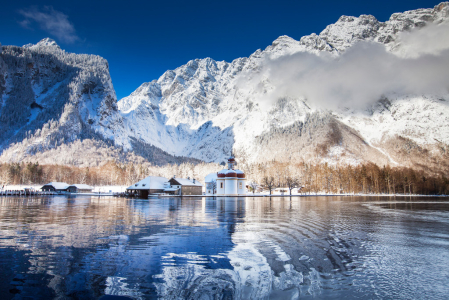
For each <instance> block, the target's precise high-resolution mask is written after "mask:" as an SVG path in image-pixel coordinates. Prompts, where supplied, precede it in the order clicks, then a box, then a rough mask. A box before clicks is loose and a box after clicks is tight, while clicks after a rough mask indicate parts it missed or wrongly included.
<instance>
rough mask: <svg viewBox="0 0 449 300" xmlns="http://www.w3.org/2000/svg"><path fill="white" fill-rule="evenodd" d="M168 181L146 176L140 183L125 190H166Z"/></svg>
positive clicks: (163, 178) (162, 178)
mask: <svg viewBox="0 0 449 300" xmlns="http://www.w3.org/2000/svg"><path fill="white" fill-rule="evenodd" d="M166 184H168V179H167V178H165V177H158V176H148V177H147V178H144V179H142V180H141V181H139V182H137V183H135V184H133V185H131V186H129V187H127V188H126V189H127V190H160V189H165V188H167V185H166Z"/></svg>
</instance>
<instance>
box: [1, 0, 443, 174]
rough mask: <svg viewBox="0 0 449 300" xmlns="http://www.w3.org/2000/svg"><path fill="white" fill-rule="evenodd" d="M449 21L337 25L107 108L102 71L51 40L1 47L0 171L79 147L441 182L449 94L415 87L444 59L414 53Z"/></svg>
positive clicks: (429, 85) (186, 68) (175, 75)
mask: <svg viewBox="0 0 449 300" xmlns="http://www.w3.org/2000/svg"><path fill="white" fill-rule="evenodd" d="M448 20H449V3H448V2H444V3H441V4H439V5H437V6H436V7H434V8H433V9H418V10H413V11H408V12H404V13H396V14H393V15H392V16H391V18H390V20H388V21H387V22H379V21H378V20H376V19H375V18H374V17H373V16H368V15H362V16H360V17H350V16H342V17H341V18H340V19H339V20H338V21H337V22H336V23H335V24H332V25H329V26H327V27H326V28H325V29H324V30H323V31H322V32H321V33H320V34H319V35H317V34H311V35H309V36H305V37H302V38H301V39H300V40H299V41H296V40H294V39H292V38H290V37H287V36H281V37H279V38H278V39H276V40H275V41H274V42H273V43H272V45H270V46H268V47H267V48H266V49H265V50H257V51H256V52H254V53H253V54H252V55H251V56H250V57H248V58H238V59H236V60H234V61H232V62H230V63H228V62H224V61H222V62H217V61H214V60H213V59H210V58H205V59H196V60H192V61H189V62H188V63H187V64H186V65H183V66H181V67H179V68H177V69H175V70H171V71H167V72H165V73H164V74H163V75H162V76H161V77H160V78H159V79H158V80H153V81H151V82H147V83H144V84H142V85H141V86H140V87H139V88H138V89H137V90H136V91H134V92H133V93H132V94H131V95H130V96H128V97H126V98H123V99H121V100H120V101H118V102H117V104H116V101H115V94H114V90H113V88H112V83H111V81H110V77H109V73H108V71H107V62H106V61H105V60H103V59H101V58H99V57H96V56H87V55H84V56H83V55H74V54H67V53H65V52H64V51H62V50H61V49H59V47H58V46H57V45H55V44H54V42H52V41H50V40H44V41H41V42H40V43H39V44H37V45H34V46H25V47H22V48H18V47H11V46H7V47H5V46H4V47H3V52H2V56H1V59H0V69H1V72H0V95H1V98H0V99H1V103H2V106H1V107H2V111H1V116H0V117H1V120H0V122H2V123H1V124H2V126H5V128H8V130H7V131H5V133H3V135H2V136H1V140H2V141H3V143H2V148H3V149H4V152H3V154H2V159H3V160H5V159H13V158H14V157H17V159H23V158H24V157H26V155H23V153H28V155H31V156H32V155H35V154H36V153H41V152H43V151H46V149H51V148H52V147H53V144H56V145H57V144H58V143H67V142H70V141H75V140H77V139H80V138H83V137H89V138H94V139H96V140H98V139H101V140H103V141H105V142H107V143H109V144H110V145H113V146H114V147H119V148H120V149H123V150H124V152H126V151H131V150H134V151H137V152H138V154H139V153H140V154H141V156H142V157H145V155H146V154H144V153H145V151H139V150H138V149H142V148H145V147H146V146H145V145H153V146H155V147H157V148H160V149H162V151H165V152H166V155H173V156H188V157H194V158H197V159H201V160H205V161H216V162H221V161H223V160H224V159H225V157H226V156H228V155H229V153H230V151H231V149H233V150H234V151H235V152H236V153H238V154H239V155H241V156H242V158H243V157H244V158H245V159H246V160H247V161H253V162H254V161H264V160H272V159H276V160H289V161H310V160H313V161H315V162H327V163H351V164H357V163H359V162H363V161H373V162H376V163H378V164H392V165H399V166H400V165H404V166H415V167H423V166H422V165H427V166H432V167H434V166H436V167H437V168H442V169H445V168H448V167H449V166H446V165H445V163H439V162H441V161H444V159H445V157H446V156H447V155H448V154H447V149H448V146H447V145H448V144H449V131H448V130H449V129H448V128H449V119H448V117H447V116H449V110H448V101H449V96H448V93H447V91H448V89H447V82H445V81H444V80H440V81H441V82H440V81H439V80H434V81H432V80H430V79H426V76H427V75H426V74H430V73H431V71H435V72H437V71H438V70H440V68H437V67H434V69H432V67H430V71H429V70H425V68H426V66H428V65H429V61H430V66H438V65H443V66H444V62H445V61H446V60H447V56H448V55H447V52H448V51H449V50H448V48H449V47H447V45H446V46H444V45H439V46H438V47H439V48H438V47H436V48H432V49H433V50H432V49H430V50H429V49H424V48H422V47H421V48H420V47H418V46H420V45H421V44H422V43H419V41H420V40H422V39H423V37H428V36H432V34H434V35H435V33H441V34H444V32H445V29H446V28H447V26H448ZM417 41H418V42H417ZM435 49H437V50H438V51H437V50H435ZM426 51H427V52H426ZM429 51H430V52H429ZM432 51H433V52H432ZM423 53H424V54H423ZM426 55H427V56H426ZM371 61H373V62H374V63H372V62H371ZM432 64H433V65H432ZM410 66H412V67H410ZM370 68H372V70H370ZM366 69H368V71H367V70H366ZM437 69H438V70H437ZM336 70H338V72H337V71H336ZM361 70H362V71H363V72H361ZM428 71H429V72H430V73H426V72H428ZM440 71H441V70H440ZM441 72H443V73H442V74H444V71H441ZM415 73H416V74H418V73H422V74H421V75H420V76H421V77H420V76H415V77H416V78H414V77H413V76H411V75H410V74H415ZM367 74H368V75H367ZM2 75H3V76H2ZM418 75H419V74H418ZM364 76H367V77H366V78H364ZM370 76H371V77H370ZM429 76H430V75H429ZM360 77H362V78H360ZM409 77H410V78H409ZM412 77H413V78H412ZM440 77H443V78H444V76H440ZM430 78H432V77H431V76H430ZM426 80H427V81H426ZM431 81H432V82H431ZM357 86H363V87H364V88H363V89H362V88H359V89H356V88H354V87H357ZM354 89H355V90H354ZM12 97H13V98H14V99H13V98H12ZM12 103H18V105H12ZM21 112H26V113H21ZM11 116H12V117H11ZM49 120H52V121H49ZM65 124H67V126H65ZM36 128H37V130H36ZM33 130H35V131H33ZM49 132H50V133H51V134H49ZM27 139H29V140H30V141H31V142H30V141H28V142H26V140H27ZM12 142H14V143H18V144H16V145H13V146H10V144H11V143H12ZM18 145H19V146H20V147H19V146H18ZM23 149H26V150H23ZM173 156H172V157H173Z"/></svg>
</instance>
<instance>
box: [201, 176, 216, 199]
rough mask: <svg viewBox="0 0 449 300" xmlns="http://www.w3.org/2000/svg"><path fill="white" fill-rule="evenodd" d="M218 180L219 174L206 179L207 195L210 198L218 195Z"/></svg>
mask: <svg viewBox="0 0 449 300" xmlns="http://www.w3.org/2000/svg"><path fill="white" fill-rule="evenodd" d="M217 178H218V174H217V172H215V173H210V174H208V175H207V176H206V177H205V178H204V183H205V184H206V195H209V196H210V195H215V194H216V193H217Z"/></svg>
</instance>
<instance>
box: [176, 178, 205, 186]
mask: <svg viewBox="0 0 449 300" xmlns="http://www.w3.org/2000/svg"><path fill="white" fill-rule="evenodd" d="M172 180H175V181H176V182H178V183H179V184H180V185H188V186H203V184H202V183H201V182H199V181H198V180H197V179H195V183H194V182H193V179H186V178H178V177H176V178H172Z"/></svg>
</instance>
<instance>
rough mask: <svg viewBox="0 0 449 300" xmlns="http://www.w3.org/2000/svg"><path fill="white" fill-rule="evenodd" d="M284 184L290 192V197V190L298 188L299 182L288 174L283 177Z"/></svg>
mask: <svg viewBox="0 0 449 300" xmlns="http://www.w3.org/2000/svg"><path fill="white" fill-rule="evenodd" d="M285 184H286V185H287V187H288V189H289V191H290V196H291V195H292V190H293V189H294V188H297V187H298V186H299V180H298V179H297V178H294V177H293V176H291V175H290V174H288V175H287V176H285Z"/></svg>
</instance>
